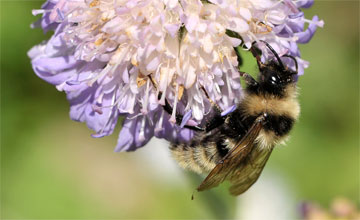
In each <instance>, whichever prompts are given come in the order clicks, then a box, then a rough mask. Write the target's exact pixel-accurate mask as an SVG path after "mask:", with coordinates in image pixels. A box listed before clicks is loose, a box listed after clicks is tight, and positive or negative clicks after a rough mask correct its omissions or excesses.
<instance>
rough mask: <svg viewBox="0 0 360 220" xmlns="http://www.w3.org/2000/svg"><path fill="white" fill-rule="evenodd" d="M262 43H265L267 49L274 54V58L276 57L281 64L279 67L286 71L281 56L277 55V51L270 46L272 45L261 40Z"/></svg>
mask: <svg viewBox="0 0 360 220" xmlns="http://www.w3.org/2000/svg"><path fill="white" fill-rule="evenodd" d="M260 41H261V42H262V43H264V44H265V45H266V46H267V48H268V49H269V50H270V51H271V52H272V53H273V54H274V56H275V57H276V59H277V61H278V62H279V65H280V67H281V68H282V69H285V66H284V64H283V63H282V61H281V59H280V57H279V55H278V54H277V53H276V51H275V50H274V48H272V46H270V44H269V43H268V42H266V41H264V40H260ZM256 43H257V41H254V43H253V44H252V45H255V44H256Z"/></svg>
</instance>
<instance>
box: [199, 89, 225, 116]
mask: <svg viewBox="0 0 360 220" xmlns="http://www.w3.org/2000/svg"><path fill="white" fill-rule="evenodd" d="M200 88H201V90H202V91H203V92H204V94H205V96H206V98H207V99H208V100H209V102H210V104H211V106H212V107H213V109H214V110H215V112H216V113H219V114H221V112H222V110H221V108H220V106H219V105H218V104H216V102H214V101H213V100H212V99H211V98H210V96H209V94H208V93H207V91H206V90H205V88H204V86H200Z"/></svg>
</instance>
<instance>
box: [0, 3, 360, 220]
mask: <svg viewBox="0 0 360 220" xmlns="http://www.w3.org/2000/svg"><path fill="white" fill-rule="evenodd" d="M42 3H43V2H42V1H16V0H15V1H7V0H1V11H0V15H1V19H0V22H1V48H0V50H1V57H0V58H1V218H22V219H38V218H73V219H76V218H234V217H237V218H241V217H244V213H250V214H251V212H254V211H258V212H262V210H263V209H265V208H266V207H264V206H261V204H262V203H260V202H258V201H262V200H264V199H266V198H270V199H274V198H277V199H279V198H280V197H281V198H284V199H283V200H281V199H280V200H281V201H279V202H278V203H279V206H280V207H282V208H283V211H284V212H288V213H290V214H289V215H290V216H292V218H297V217H298V214H297V208H298V206H299V204H300V203H301V202H302V201H314V202H316V203H319V204H321V205H322V206H325V207H326V206H328V205H329V203H330V202H331V201H332V200H333V199H334V198H336V197H339V196H340V197H346V198H349V199H351V200H352V201H353V202H355V203H356V204H357V205H359V2H358V1H315V4H314V6H313V7H312V8H311V9H308V10H305V13H306V15H307V17H308V18H309V19H310V18H311V17H312V16H313V15H315V14H317V15H319V17H320V18H321V19H323V20H324V21H325V26H324V28H323V29H321V28H320V29H318V31H317V33H316V34H315V36H314V38H313V39H312V41H311V42H310V43H309V44H307V45H302V46H301V52H302V56H303V58H304V59H305V60H308V61H310V63H311V65H310V67H309V68H308V69H307V70H306V71H305V75H304V76H302V77H301V78H300V80H299V87H300V88H301V90H300V102H301V108H302V113H301V117H300V120H299V122H298V123H297V124H296V126H295V128H294V130H293V131H292V137H291V140H290V141H289V142H288V144H287V146H280V147H278V148H276V150H275V151H274V152H273V154H272V156H271V159H270V160H269V162H268V164H267V166H266V168H265V172H264V176H261V178H260V180H259V181H258V182H257V183H256V184H255V186H254V188H255V189H259V190H254V189H251V190H250V191H249V192H247V193H245V194H244V195H243V196H240V198H238V199H235V198H233V197H231V196H229V195H228V193H227V188H226V186H222V187H219V188H217V189H215V190H212V191H210V192H206V193H200V194H199V193H198V194H195V200H193V201H192V200H190V198H191V194H192V193H193V191H194V189H195V188H196V186H197V185H198V184H199V183H200V181H201V178H199V177H195V176H194V175H191V174H188V173H185V172H183V171H181V170H180V169H179V168H177V167H176V165H175V164H174V163H173V162H172V161H171V159H170V155H169V154H168V153H167V149H166V145H167V144H166V142H163V141H155V142H152V143H150V144H149V146H145V147H144V148H142V149H140V150H138V151H136V152H134V153H114V152H113V148H114V146H115V144H116V140H117V134H118V132H119V126H118V128H117V130H116V131H115V132H114V134H113V135H112V136H110V137H105V138H102V139H93V138H91V137H90V134H91V131H90V130H89V129H88V128H87V127H86V125H84V124H81V123H77V122H74V121H71V120H70V119H69V116H68V111H69V105H68V102H67V100H66V98H65V94H63V93H60V92H58V91H57V90H56V89H55V88H54V87H53V86H51V85H49V84H47V83H46V82H44V81H42V80H41V79H39V78H38V77H37V76H36V75H35V74H34V73H33V71H32V69H31V66H30V60H29V58H28V57H27V55H26V53H27V51H28V50H29V49H30V48H31V47H32V46H34V45H36V44H38V43H40V42H41V41H42V40H44V39H47V38H48V37H49V36H50V35H49V34H47V35H46V36H45V35H44V34H43V32H42V31H41V30H40V29H34V30H32V29H30V23H32V22H34V21H35V20H36V19H37V18H35V17H33V16H32V14H31V10H32V9H35V8H40V6H41V4H42ZM248 68H249V71H250V72H253V73H254V70H255V66H251V67H248ZM153 152H154V153H153ZM260 186H264V187H260ZM274 190H275V191H274ZM258 192H263V193H262V194H261V195H259V193H258ZM257 199H258V200H257ZM249 200H251V201H252V202H253V203H255V204H259V205H258V207H257V209H255V210H253V209H251V208H247V207H248V206H246V205H248V204H251V202H248V201H249ZM269 201H272V200H269ZM284 201H285V202H284ZM286 201H291V202H289V203H288V202H286ZM244 204H245V205H244ZM282 204H286V206H282ZM289 204H290V205H289ZM265 206H266V201H265ZM239 210H241V211H239ZM289 215H288V216H289ZM245 216H246V215H245Z"/></svg>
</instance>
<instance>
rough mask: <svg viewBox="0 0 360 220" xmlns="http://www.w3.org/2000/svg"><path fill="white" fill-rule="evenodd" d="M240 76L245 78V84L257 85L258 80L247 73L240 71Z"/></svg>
mask: <svg viewBox="0 0 360 220" xmlns="http://www.w3.org/2000/svg"><path fill="white" fill-rule="evenodd" d="M240 76H241V77H242V78H243V79H244V80H245V83H246V85H247V86H257V85H258V82H257V81H256V80H255V79H254V78H253V77H252V76H251V75H250V74H248V73H245V72H240Z"/></svg>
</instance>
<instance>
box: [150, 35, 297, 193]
mask: <svg viewBox="0 0 360 220" xmlns="http://www.w3.org/2000/svg"><path fill="white" fill-rule="evenodd" d="M262 43H264V44H265V45H266V46H267V49H269V50H270V51H271V52H272V53H273V54H274V58H275V59H274V60H270V61H267V62H265V63H263V62H261V59H260V55H259V51H260V50H259V49H258V48H256V46H255V44H256V42H255V43H253V46H252V47H251V48H250V51H251V52H252V54H253V56H254V57H255V58H256V60H257V65H258V68H259V75H258V79H257V80H255V79H254V78H252V77H251V76H250V75H249V74H247V73H245V72H240V75H241V77H242V78H243V79H244V80H245V84H246V89H245V96H244V98H243V99H242V101H241V102H240V103H238V104H237V106H236V108H235V110H234V111H233V112H231V113H228V114H227V115H224V114H222V111H221V109H220V108H219V107H218V106H217V105H216V104H215V103H214V102H213V101H212V100H211V99H210V98H209V96H208V94H207V92H206V91H205V89H204V88H203V87H202V89H203V91H204V93H205V95H206V96H207V98H208V99H209V101H210V103H211V104H212V106H213V112H214V116H213V117H212V119H211V120H209V122H208V123H207V124H206V125H205V127H204V128H201V127H193V126H185V127H187V128H189V129H192V130H195V131H196V135H195V137H194V138H193V139H192V140H191V141H190V142H189V143H173V144H171V146H170V150H171V153H172V155H173V157H174V158H175V160H176V161H177V162H178V163H179V165H180V166H181V167H183V168H184V169H188V170H192V171H194V172H197V173H209V174H208V176H207V177H206V178H205V180H204V181H203V182H202V183H201V184H200V186H199V187H198V188H197V190H198V191H204V190H208V189H211V188H213V187H216V186H218V185H219V184H220V183H222V182H223V181H225V180H228V181H230V183H231V187H230V189H229V191H230V193H231V194H232V195H240V194H242V193H243V192H245V191H246V190H247V189H249V188H250V187H251V186H252V185H253V184H254V183H255V182H256V180H257V179H258V178H259V176H260V174H261V172H262V170H263V168H264V166H265V164H266V162H267V160H268V158H269V157H270V154H271V152H272V150H273V148H274V146H275V145H277V144H279V143H281V142H284V141H285V140H286V139H287V137H288V134H289V132H290V130H291V128H292V127H293V124H294V122H295V121H296V120H297V118H298V116H299V113H300V106H299V102H298V100H297V87H296V75H297V62H296V59H295V58H294V57H292V56H290V55H284V56H286V57H288V58H291V59H292V60H293V61H294V62H295V66H296V71H293V70H291V69H290V68H288V67H287V66H285V65H284V64H283V62H282V60H281V59H280V57H279V55H278V54H277V53H276V52H275V50H274V49H273V48H272V47H271V46H270V45H269V44H268V43H267V42H265V41H262ZM237 55H238V57H239V59H240V54H239V53H237ZM152 82H153V83H154V81H153V80H152ZM160 95H161V94H160ZM160 95H159V96H160ZM164 110H165V111H166V112H168V113H169V114H171V112H172V107H171V106H170V104H169V103H168V102H167V101H165V105H164ZM176 121H177V123H178V124H180V123H181V121H182V115H180V114H177V115H176Z"/></svg>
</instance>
